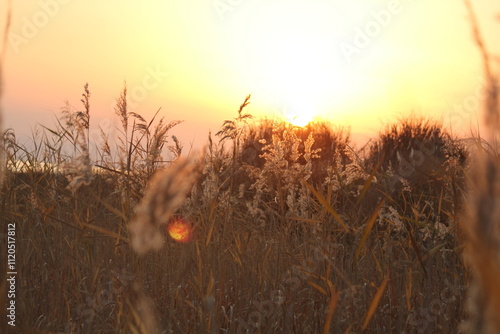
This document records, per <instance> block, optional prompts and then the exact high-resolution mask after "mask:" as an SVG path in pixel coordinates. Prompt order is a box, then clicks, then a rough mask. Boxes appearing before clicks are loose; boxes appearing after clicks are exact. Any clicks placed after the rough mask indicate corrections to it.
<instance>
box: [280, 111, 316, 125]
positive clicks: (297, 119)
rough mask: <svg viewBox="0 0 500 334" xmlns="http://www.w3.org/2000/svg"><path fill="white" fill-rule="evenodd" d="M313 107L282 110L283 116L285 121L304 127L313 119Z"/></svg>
mask: <svg viewBox="0 0 500 334" xmlns="http://www.w3.org/2000/svg"><path fill="white" fill-rule="evenodd" d="M315 114H316V113H315V111H314V109H309V108H306V107H302V108H300V107H299V108H290V109H286V110H284V111H283V118H284V119H285V121H287V122H289V123H291V124H293V125H295V126H299V127H304V126H306V125H307V124H309V123H311V122H312V121H313V120H314V118H315V117H314V116H315Z"/></svg>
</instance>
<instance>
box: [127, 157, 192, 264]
mask: <svg viewBox="0 0 500 334" xmlns="http://www.w3.org/2000/svg"><path fill="white" fill-rule="evenodd" d="M199 167H200V166H199V164H196V163H193V162H192V161H191V160H189V159H181V160H178V161H176V162H175V163H174V164H172V165H171V166H170V167H169V168H167V169H163V170H159V171H157V172H156V174H155V175H154V176H153V177H152V179H151V181H150V183H149V186H148V188H147V189H146V194H145V196H144V198H143V199H142V201H141V202H140V203H139V205H138V206H137V208H136V216H135V218H134V219H133V220H132V222H131V223H130V225H129V229H130V232H131V237H132V247H133V248H134V250H135V251H136V252H137V253H139V254H144V253H146V252H148V251H149V250H151V249H156V250H157V249H159V248H160V247H161V246H162V244H163V242H164V237H163V234H162V228H161V227H162V225H165V224H167V222H168V221H169V219H170V217H171V216H172V213H173V212H174V210H175V209H177V208H178V207H179V206H180V205H181V204H182V203H183V202H184V200H185V199H186V196H187V195H188V193H189V192H190V191H191V188H192V187H193V185H194V183H195V181H196V179H197V177H198V175H199Z"/></svg>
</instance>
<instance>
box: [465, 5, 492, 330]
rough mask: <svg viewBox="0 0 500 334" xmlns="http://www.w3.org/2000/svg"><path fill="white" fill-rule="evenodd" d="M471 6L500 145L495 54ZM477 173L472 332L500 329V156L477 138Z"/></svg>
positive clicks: (471, 237)
mask: <svg viewBox="0 0 500 334" xmlns="http://www.w3.org/2000/svg"><path fill="white" fill-rule="evenodd" d="M464 2H465V6H466V8H467V10H468V12H469V15H470V20H471V25H472V30H473V37H474V39H475V42H476V44H477V47H478V49H479V51H480V53H481V56H482V59H483V66H484V75H485V79H486V83H487V90H488V94H487V95H486V98H485V101H484V117H485V124H486V129H485V130H486V133H485V136H486V140H487V142H488V143H489V145H491V146H492V147H494V148H495V147H497V145H496V141H497V140H498V135H499V126H500V118H499V112H500V110H499V99H498V85H497V82H498V79H497V77H496V76H495V74H494V73H493V71H492V68H491V64H490V56H489V53H488V51H487V48H486V44H485V42H484V40H483V38H482V35H481V33H480V31H479V25H478V21H477V18H476V16H475V13H474V10H473V7H472V5H471V3H470V1H469V0H464ZM476 154H477V157H476V159H475V161H476V165H475V166H474V174H473V175H472V177H471V180H470V181H471V182H470V184H469V188H470V193H469V203H468V204H469V205H468V217H467V219H466V220H465V221H464V223H463V230H464V232H465V236H466V241H467V246H468V247H467V252H466V256H467V258H468V260H469V262H470V264H471V266H472V268H473V270H474V274H475V277H474V281H473V283H472V284H471V288H470V289H469V297H470V298H469V302H468V311H469V319H468V321H467V322H465V323H464V330H466V331H468V332H470V333H498V332H500V286H499V285H498V279H499V278H500V234H499V232H500V230H499V227H500V226H499V224H500V164H499V163H500V161H499V160H498V152H497V151H496V149H495V150H494V152H493V154H492V153H491V152H487V151H486V150H485V149H484V148H483V147H482V145H481V141H480V138H478V150H477V153H476Z"/></svg>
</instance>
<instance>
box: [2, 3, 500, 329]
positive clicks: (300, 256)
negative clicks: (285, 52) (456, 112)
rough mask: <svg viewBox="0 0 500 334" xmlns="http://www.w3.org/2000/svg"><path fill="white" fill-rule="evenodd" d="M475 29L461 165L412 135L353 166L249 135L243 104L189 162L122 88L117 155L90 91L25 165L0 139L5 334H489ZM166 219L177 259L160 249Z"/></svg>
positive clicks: (327, 142) (420, 133)
mask: <svg viewBox="0 0 500 334" xmlns="http://www.w3.org/2000/svg"><path fill="white" fill-rule="evenodd" d="M466 3H467V4H468V2H467V1H466ZM468 8H469V9H471V8H470V7H468ZM471 12H472V10H471ZM472 21H473V26H474V28H475V35H476V38H477V41H478V45H479V47H480V49H481V50H482V52H483V57H484V58H485V62H486V65H485V71H486V75H487V79H488V82H489V83H490V94H489V96H488V99H487V101H486V106H487V117H488V120H489V124H491V129H489V130H488V131H489V132H488V133H487V134H486V139H487V141H486V143H488V145H489V146H487V145H484V144H483V143H484V141H483V140H482V139H481V138H477V139H476V143H477V145H476V149H475V150H474V152H469V151H468V150H467V149H466V148H465V147H463V146H462V145H461V141H459V140H457V139H456V138H452V137H451V136H450V135H449V134H447V133H446V131H444V130H443V129H442V128H441V126H440V125H439V124H436V123H432V122H429V121H425V120H421V119H407V120H403V121H401V122H398V123H396V124H394V125H391V126H389V127H388V128H387V129H385V130H383V131H382V132H381V134H380V135H379V137H378V138H376V139H375V140H374V141H373V143H374V144H373V145H372V146H371V147H370V148H369V149H368V150H367V151H359V150H355V149H354V148H352V146H351V144H350V141H349V136H348V133H346V132H345V131H344V130H342V129H335V128H333V127H331V126H330V125H328V124H315V125H312V126H309V127H307V128H297V127H293V126H291V125H289V124H279V123H275V124H271V123H269V122H268V121H267V122H263V123H262V124H260V125H259V124H257V125H255V124H254V125H251V124H249V123H248V121H249V120H250V119H251V115H250V114H249V113H247V111H246V108H247V106H248V104H249V102H250V101H249V98H250V97H247V99H245V101H244V102H243V104H242V105H241V106H240V108H239V110H238V116H237V117H236V118H235V119H234V120H231V121H226V122H225V123H224V124H223V126H222V129H221V131H220V132H219V133H218V134H219V136H220V137H221V140H220V141H219V142H215V141H214V139H213V138H212V137H211V136H209V140H208V145H207V148H206V150H205V151H204V152H203V154H202V155H201V156H200V157H197V158H185V157H181V152H182V145H181V144H180V143H179V142H178V140H177V139H176V138H175V137H169V135H168V134H169V132H170V130H171V129H172V128H173V127H175V125H177V124H178V122H177V121H173V122H169V123H166V122H165V121H164V120H163V119H161V120H156V117H157V114H158V113H157V114H156V115H155V116H154V117H153V119H152V120H150V121H146V120H145V119H144V118H143V117H142V116H141V115H139V114H133V113H129V112H128V109H127V103H126V101H127V99H126V94H127V91H126V88H125V89H123V91H122V93H121V96H120V98H119V99H118V100H117V107H116V115H117V116H118V117H119V119H120V122H121V128H120V129H119V131H120V135H119V137H118V140H117V145H116V146H113V144H112V142H111V141H110V140H109V139H108V137H107V134H106V133H104V131H102V134H103V136H102V137H103V138H102V142H101V145H100V146H99V147H100V149H99V150H98V152H97V157H98V158H97V159H94V160H95V161H93V160H92V159H91V154H90V153H89V147H90V142H89V136H88V130H89V124H90V116H91V113H90V102H89V101H90V91H89V89H88V86H85V91H84V94H83V99H82V102H83V109H82V110H83V111H77V110H74V109H72V108H70V107H68V108H66V109H65V112H64V113H63V116H64V117H63V118H61V120H60V121H59V122H58V123H57V124H56V126H55V128H54V129H49V128H43V129H35V130H34V131H33V139H32V141H33V142H32V143H31V144H32V146H30V148H28V147H25V146H23V145H21V144H20V143H18V142H17V140H16V137H15V132H14V131H13V130H11V129H9V130H6V131H4V132H3V136H2V138H3V149H4V151H5V153H6V161H5V162H4V163H3V164H2V167H3V168H4V169H5V170H6V172H5V182H4V183H3V184H2V185H1V189H0V221H1V225H2V226H6V225H7V224H11V223H15V224H16V228H17V231H16V235H17V239H16V254H17V271H18V273H19V274H18V281H17V287H18V290H17V293H18V294H17V296H16V302H17V319H18V327H17V329H18V332H23V333H320V332H323V333H358V332H370V333H388V332H392V333H394V332H396V333H435V332H439V333H457V332H460V331H461V332H469V333H496V332H498V331H499V329H500V324H499V323H498V319H500V314H499V313H498V312H499V310H500V305H498V303H499V301H500V290H499V288H498V284H497V281H498V277H499V275H500V259H499V258H498V254H499V252H498V245H499V231H498V217H499V216H498V215H499V212H498V210H499V209H498V208H499V207H500V206H499V203H497V202H498V197H499V194H500V191H499V184H500V183H499V182H500V181H499V169H498V166H499V163H500V161H499V156H500V155H499V150H498V145H497V139H498V129H499V128H500V124H499V121H498V119H499V118H498V92H497V90H496V87H498V86H497V85H496V80H495V77H494V76H493V75H492V72H491V70H490V68H489V65H488V59H489V58H488V56H487V52H486V49H485V47H484V43H483V42H482V41H481V38H480V35H479V32H478V31H477V24H475V23H474V22H475V21H474V20H472ZM68 106H69V104H68ZM170 140H172V142H171V141H170ZM226 140H230V141H231V147H230V148H229V149H228V148H226V147H225V141H226ZM169 144H170V146H168V147H166V146H165V145H169ZM226 145H227V144H226ZM164 148H168V149H169V150H170V151H171V152H172V153H173V158H174V160H175V162H173V163H171V162H170V161H166V160H168V159H164V158H163V157H162V153H163V152H164V151H165V150H164ZM471 154H477V156H474V158H472V159H471V158H470V156H471ZM471 161H473V162H477V164H473V163H471ZM466 179H467V180H466ZM465 181H468V182H465ZM467 185H468V186H467ZM179 217H182V219H183V221H188V222H189V224H190V226H191V228H192V231H193V233H194V237H193V239H192V240H191V241H190V242H187V243H177V242H175V241H174V240H173V239H172V238H170V237H169V236H168V233H167V231H166V227H167V226H168V223H169V221H170V220H171V219H177V218H179ZM2 233H3V232H2ZM1 238H2V241H5V238H6V235H5V234H2V236H1ZM2 244H5V243H4V242H3V243H2ZM464 250H465V251H464ZM1 252H2V253H1V254H2V258H6V257H5V256H4V252H5V248H2V249H1ZM464 258H465V261H464ZM2 282H3V283H2V285H1V288H0V290H1V291H2V293H1V294H0V304H2V305H5V302H6V293H5V292H6V283H5V282H6V280H5V279H3V281H2ZM467 290H468V292H467ZM466 292H467V295H468V296H469V298H467V297H466ZM0 313H1V314H0V316H1V317H3V318H4V319H5V316H6V314H5V307H2V312H0ZM9 330H10V328H9V327H7V324H6V322H4V321H3V322H1V324H0V332H2V333H8V332H9Z"/></svg>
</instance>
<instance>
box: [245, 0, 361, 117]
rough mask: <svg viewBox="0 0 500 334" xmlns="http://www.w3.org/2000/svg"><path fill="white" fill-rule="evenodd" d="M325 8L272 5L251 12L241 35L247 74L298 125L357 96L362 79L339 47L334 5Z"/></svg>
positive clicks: (294, 3) (321, 5)
mask: <svg viewBox="0 0 500 334" xmlns="http://www.w3.org/2000/svg"><path fill="white" fill-rule="evenodd" d="M325 6H327V4H326V2H323V3H320V2H315V3H314V4H313V3H310V2H293V3H289V2H286V3H281V2H280V1H276V2H273V3H270V4H268V5H267V6H264V7H261V8H260V11H259V12H258V13H255V14H254V15H253V20H251V21H250V22H247V27H248V28H246V29H247V30H246V31H245V33H244V34H243V36H246V48H245V50H244V51H245V54H244V57H245V59H246V64H245V67H246V69H247V77H249V78H250V82H251V83H252V84H253V86H254V87H257V89H258V90H260V92H261V93H262V95H265V96H266V98H267V99H269V100H272V101H273V103H274V104H275V105H276V104H277V105H279V106H280V107H279V108H280V109H281V110H282V111H283V115H282V116H283V117H284V118H286V119H288V121H290V122H291V123H293V124H296V125H301V126H302V125H305V124H307V123H309V122H311V121H312V120H313V118H314V117H315V116H317V115H319V114H322V113H326V112H330V111H331V109H332V108H339V107H340V105H342V103H343V102H344V101H345V100H346V98H347V99H349V98H352V97H353V96H354V95H357V94H359V91H355V90H354V88H353V87H354V86H357V87H358V88H359V80H356V78H357V76H356V75H355V73H353V71H352V68H349V66H348V64H346V61H345V59H344V58H343V56H342V54H341V52H340V51H339V48H338V39H339V36H336V35H335V29H332V26H335V24H333V25H332V17H331V15H330V14H328V13H331V8H330V10H327V8H326V7H325ZM358 79H359V76H358Z"/></svg>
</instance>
